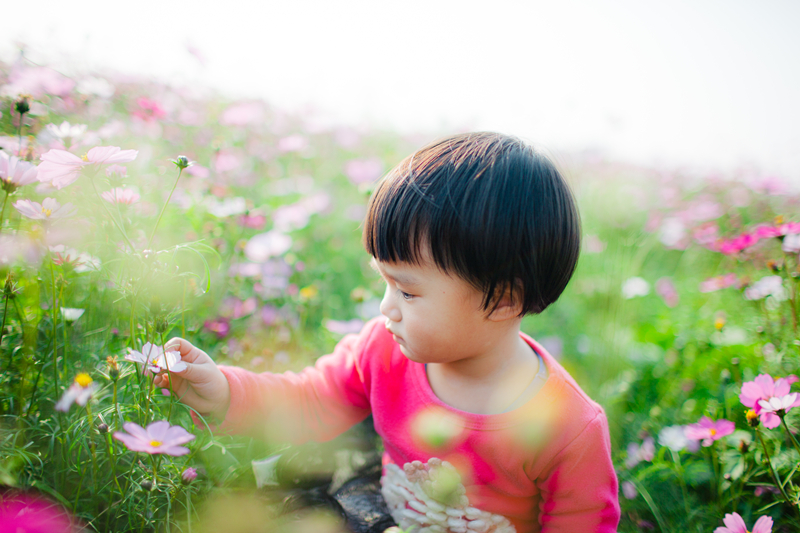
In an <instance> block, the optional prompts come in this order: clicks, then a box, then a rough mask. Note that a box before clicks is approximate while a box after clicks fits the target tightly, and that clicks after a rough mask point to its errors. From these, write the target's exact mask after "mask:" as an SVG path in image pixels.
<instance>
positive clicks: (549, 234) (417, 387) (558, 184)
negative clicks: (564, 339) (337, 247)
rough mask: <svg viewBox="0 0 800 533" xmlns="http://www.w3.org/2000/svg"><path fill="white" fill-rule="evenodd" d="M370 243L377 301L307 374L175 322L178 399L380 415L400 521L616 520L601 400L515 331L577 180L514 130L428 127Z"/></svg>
mask: <svg viewBox="0 0 800 533" xmlns="http://www.w3.org/2000/svg"><path fill="white" fill-rule="evenodd" d="M364 245H365V247H366V249H367V252H368V253H369V254H370V255H371V256H372V257H373V260H372V264H373V266H374V268H375V269H376V270H377V271H378V272H379V273H380V275H381V277H382V278H383V279H384V280H385V282H386V293H385V295H384V297H383V301H382V302H381V308H380V310H381V313H382V315H383V317H382V318H379V319H378V318H376V319H374V320H372V321H370V322H369V323H367V324H366V326H365V327H364V329H363V331H362V332H361V333H360V334H359V335H349V336H346V337H345V338H344V339H343V340H342V341H341V342H340V343H339V344H338V345H337V346H336V348H335V349H334V351H333V353H332V354H330V355H326V356H324V357H321V358H320V359H319V360H318V361H317V363H316V365H315V366H313V367H309V368H306V369H305V370H303V371H302V372H300V373H299V374H295V373H292V372H286V373H284V374H271V373H262V374H254V373H252V372H248V371H246V370H244V369H241V368H236V367H224V366H217V365H216V364H215V363H214V362H213V361H212V360H211V359H210V358H209V356H208V355H206V354H205V353H204V352H202V351H201V350H199V349H198V348H196V347H194V346H192V345H191V344H190V343H189V342H187V341H185V340H183V339H173V340H171V341H170V342H169V343H168V345H169V346H168V347H172V349H179V350H180V353H181V356H182V359H183V360H184V361H186V362H187V363H188V364H187V368H186V370H184V371H182V372H180V373H175V372H173V373H172V374H171V375H167V374H162V375H160V376H157V377H156V380H157V381H156V384H157V385H159V386H161V387H164V386H166V385H167V382H168V379H169V378H170V377H171V379H172V386H173V389H174V390H175V391H176V393H177V394H178V396H179V397H180V398H181V401H183V402H184V403H186V404H188V405H190V406H191V407H193V408H194V409H196V410H197V411H198V412H200V413H204V414H207V415H209V416H211V417H214V418H216V419H218V420H219V421H221V426H220V429H221V430H224V431H228V432H239V433H242V432H247V433H250V434H253V435H256V436H258V435H260V436H262V437H264V436H267V435H268V436H269V437H271V438H273V439H275V438H281V439H282V440H287V441H291V442H295V443H300V442H303V441H306V440H317V441H323V440H328V439H331V438H333V437H335V436H336V435H338V434H340V433H342V432H343V431H345V430H346V429H348V428H349V427H350V426H352V425H353V424H355V423H357V422H360V421H362V420H364V419H365V418H366V417H367V416H368V415H369V414H370V413H371V414H372V415H373V419H374V423H375V429H376V431H377V432H378V434H379V435H380V436H381V438H382V439H383V443H384V446H385V453H384V457H383V475H382V478H381V485H382V494H383V496H384V499H385V500H386V503H387V505H388V507H389V509H390V511H391V513H392V517H393V518H394V519H395V521H396V522H397V523H398V524H399V525H400V526H401V527H403V528H408V527H412V526H414V527H416V529H417V530H418V531H429V532H445V531H450V532H454V533H466V532H497V533H500V532H505V533H509V532H518V533H523V532H525V533H527V532H537V531H562V532H590V531H591V532H613V531H616V527H617V522H618V520H619V503H618V499H617V479H616V476H615V473H614V469H613V466H612V463H611V456H610V443H609V436H608V422H607V420H606V417H605V414H604V412H603V410H602V408H601V407H600V406H599V405H597V404H596V403H595V402H593V401H592V400H591V399H590V398H589V397H588V396H586V394H585V393H584V392H583V391H582V390H581V389H580V387H578V385H577V384H576V383H575V381H574V380H573V379H572V378H571V377H570V376H569V374H568V373H567V372H566V371H565V370H564V369H563V368H562V367H561V366H560V365H559V364H558V362H556V361H555V360H554V359H553V358H552V357H551V356H550V355H549V354H548V353H547V352H546V351H545V350H544V349H543V348H542V347H541V345H539V344H538V343H537V342H536V341H534V340H533V339H531V338H530V337H528V336H527V335H525V334H524V333H521V332H520V321H521V319H522V317H523V316H524V315H526V314H528V313H540V312H541V311H543V310H544V309H545V308H546V307H547V306H548V305H549V304H551V303H552V302H554V301H555V300H556V299H557V298H558V297H559V295H560V294H561V292H562V291H563V290H564V287H565V286H566V285H567V282H568V281H569V279H570V277H571V276H572V273H573V271H574V268H575V264H576V262H577V259H578V253H579V248H580V221H579V215H578V212H577V209H576V206H575V203H574V200H573V198H572V195H571V193H570V191H569V188H568V187H567V185H566V183H565V182H564V180H563V178H562V177H561V175H560V174H559V172H558V171H557V170H556V169H555V167H554V166H553V165H552V164H551V163H550V161H549V160H547V159H546V158H545V157H544V156H542V155H541V154H538V153H537V152H535V151H534V150H533V149H532V148H530V147H529V146H527V145H525V144H524V143H522V142H521V141H519V140H518V139H516V138H513V137H507V136H504V135H500V134H496V133H470V134H464V135H457V136H453V137H450V138H446V139H443V140H441V141H438V142H435V143H433V144H431V145H429V146H427V147H425V148H423V149H422V150H420V151H418V152H416V153H415V154H413V155H412V156H410V157H408V158H407V159H406V160H404V161H403V162H401V163H400V164H399V165H398V166H397V167H396V168H395V169H394V170H392V171H391V172H390V173H389V174H388V175H387V176H386V177H385V178H384V179H383V181H382V182H381V183H380V184H379V185H378V187H377V189H376V191H375V193H374V194H373V196H372V198H371V200H370V204H369V209H368V213H367V217H366V222H365V226H364Z"/></svg>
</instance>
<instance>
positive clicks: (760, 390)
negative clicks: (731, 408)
mask: <svg viewBox="0 0 800 533" xmlns="http://www.w3.org/2000/svg"><path fill="white" fill-rule="evenodd" d="M796 381H798V378H797V376H795V375H794V374H792V375H790V376H787V377H785V378H778V379H773V378H772V376H770V375H769V374H759V375H758V376H756V378H755V379H754V380H753V381H746V382H745V383H743V384H742V392H741V394H739V401H741V402H742V404H743V405H745V406H746V407H750V408H751V409H753V411H754V412H755V413H756V414H757V415H759V418H760V419H761V423H762V424H764V427H765V428H767V429H774V428H776V427H778V426H779V425H780V423H781V421H780V418H778V416H777V415H776V414H774V413H773V412H772V411H771V410H769V411H768V410H765V409H764V408H763V406H762V405H761V402H762V401H766V402H767V403H768V404H769V403H770V400H771V399H772V398H784V397H786V395H788V394H789V393H790V387H791V386H792V383H794V382H796ZM795 404H797V400H794V401H793V405H792V407H796V406H797V405H795Z"/></svg>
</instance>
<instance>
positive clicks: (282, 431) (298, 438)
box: [218, 324, 374, 444]
mask: <svg viewBox="0 0 800 533" xmlns="http://www.w3.org/2000/svg"><path fill="white" fill-rule="evenodd" d="M373 326H374V324H368V325H367V326H365V328H364V330H363V331H362V332H361V334H359V335H348V336H346V337H345V338H343V339H342V340H341V341H340V342H339V343H338V344H337V345H336V348H335V349H334V351H333V353H331V354H328V355H325V356H323V357H320V358H319V359H318V360H317V362H316V364H315V365H314V366H310V367H307V368H305V369H304V370H303V371H302V372H299V373H294V372H285V373H283V374H273V373H269V372H264V373H260V374H257V373H254V372H250V371H248V370H245V369H243V368H239V367H231V366H220V370H221V371H222V373H223V374H224V375H225V377H226V378H227V379H228V383H229V384H230V390H231V401H230V407H229V408H228V412H227V414H226V416H225V420H224V421H223V422H222V424H221V425H220V426H219V428H218V430H219V431H222V432H225V433H231V434H234V433H240V434H247V435H250V436H253V437H256V438H261V439H266V440H273V441H276V440H277V441H283V442H291V443H296V444H300V443H303V442H306V441H308V440H315V441H326V440H330V439H332V438H334V437H336V436H337V435H339V434H340V433H342V432H344V431H345V430H347V429H348V428H350V427H351V426H352V425H354V424H356V423H358V422H360V421H362V420H364V419H365V418H366V417H367V416H368V415H369V413H370V401H369V395H368V392H367V390H366V387H365V384H364V373H363V371H362V368H361V365H360V364H359V357H360V354H361V353H362V352H363V351H364V350H365V346H366V344H367V343H368V340H369V337H370V335H371V334H372V332H373V331H374V327H373Z"/></svg>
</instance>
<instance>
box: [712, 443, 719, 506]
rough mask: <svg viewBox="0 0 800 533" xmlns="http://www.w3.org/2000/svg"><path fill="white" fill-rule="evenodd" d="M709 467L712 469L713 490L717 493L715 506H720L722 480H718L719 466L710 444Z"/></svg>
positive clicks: (714, 450) (715, 452)
mask: <svg viewBox="0 0 800 533" xmlns="http://www.w3.org/2000/svg"><path fill="white" fill-rule="evenodd" d="M709 451H710V452H711V453H710V455H711V467H712V468H713V469H714V489H715V492H716V493H717V505H721V504H722V479H721V478H720V465H719V457H717V450H716V447H715V446H714V445H713V444H712V445H711V449H710V450H709Z"/></svg>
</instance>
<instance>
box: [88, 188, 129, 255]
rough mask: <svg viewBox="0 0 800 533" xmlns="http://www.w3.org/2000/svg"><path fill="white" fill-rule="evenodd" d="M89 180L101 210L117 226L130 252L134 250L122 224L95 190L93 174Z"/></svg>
mask: <svg viewBox="0 0 800 533" xmlns="http://www.w3.org/2000/svg"><path fill="white" fill-rule="evenodd" d="M89 181H90V182H91V184H92V188H93V189H94V193H95V194H96V195H97V198H98V199H99V200H100V205H101V206H102V207H103V211H105V212H106V215H108V218H110V219H111V222H113V223H114V225H115V226H116V227H117V229H118V230H119V232H120V233H121V234H122V238H123V239H125V243H126V244H127V245H128V246H129V247H130V249H131V252H135V251H136V248H135V247H134V246H133V243H132V242H131V240H130V239H129V238H128V235H127V234H126V233H125V230H124V229H123V228H122V226H120V225H119V223H118V222H117V220H116V219H115V218H114V216H113V215H112V214H111V211H109V210H108V208H107V207H106V204H105V203H103V202H105V200H103V197H102V196H100V192H99V191H98V190H97V185H95V184H94V177H93V176H89Z"/></svg>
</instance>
